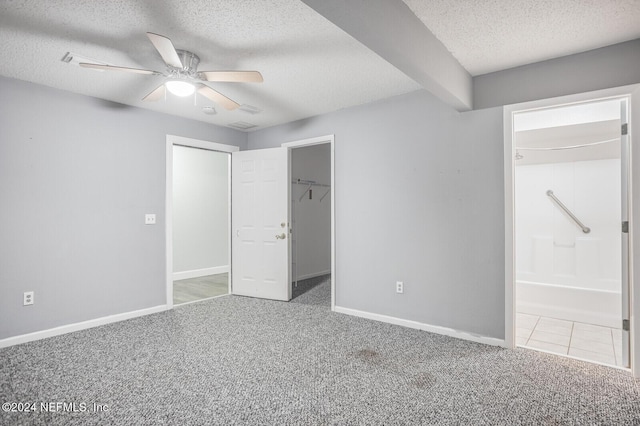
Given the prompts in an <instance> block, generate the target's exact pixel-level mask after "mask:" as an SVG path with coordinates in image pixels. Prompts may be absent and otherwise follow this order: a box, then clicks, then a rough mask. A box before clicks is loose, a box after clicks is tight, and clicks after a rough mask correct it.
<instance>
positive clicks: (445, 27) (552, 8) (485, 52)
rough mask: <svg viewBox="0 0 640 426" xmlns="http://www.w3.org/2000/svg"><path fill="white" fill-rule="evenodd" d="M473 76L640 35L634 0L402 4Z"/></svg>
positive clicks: (639, 5)
mask: <svg viewBox="0 0 640 426" xmlns="http://www.w3.org/2000/svg"><path fill="white" fill-rule="evenodd" d="M404 2H405V3H406V4H407V5H408V6H409V8H411V10H413V12H414V13H415V14H416V16H417V17H418V18H420V20H422V22H423V23H424V24H425V25H426V26H427V27H428V28H429V29H430V30H431V32H432V33H433V34H434V35H435V36H436V37H437V38H438V39H439V40H440V41H441V42H442V43H443V44H444V45H445V46H446V47H447V48H448V49H449V51H450V52H451V54H452V55H453V56H454V57H456V59H458V61H459V62H460V64H461V65H462V66H463V67H465V68H466V69H467V71H469V73H470V74H471V75H473V76H476V75H481V74H486V73H489V72H493V71H498V70H503V69H507V68H512V67H516V66H520V65H525V64H529V63H533V62H539V61H543V60H547V59H552V58H556V57H560V56H565V55H570V54H574V53H579V52H584V51H587V50H591V49H597V48H599V47H604V46H608V45H611V44H616V43H621V42H623V41H628V40H633V39H636V38H639V37H640V1H639V0H474V1H470V0H404Z"/></svg>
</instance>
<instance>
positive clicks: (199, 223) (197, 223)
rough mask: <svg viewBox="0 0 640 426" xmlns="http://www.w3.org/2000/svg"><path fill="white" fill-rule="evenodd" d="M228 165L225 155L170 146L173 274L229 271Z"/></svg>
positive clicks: (228, 157) (227, 155) (204, 273)
mask: <svg viewBox="0 0 640 426" xmlns="http://www.w3.org/2000/svg"><path fill="white" fill-rule="evenodd" d="M229 161H230V154H228V153H225V152H217V151H207V150H205V149H198V148H190V147H186V146H179V145H174V146H173V272H188V271H198V270H202V269H210V268H216V267H227V268H228V267H229ZM210 272H211V271H201V272H200V275H196V276H203V275H209V273H210ZM196 273H197V272H196ZM216 273H220V272H216ZM191 275H192V274H191ZM174 279H183V277H177V278H175V277H174Z"/></svg>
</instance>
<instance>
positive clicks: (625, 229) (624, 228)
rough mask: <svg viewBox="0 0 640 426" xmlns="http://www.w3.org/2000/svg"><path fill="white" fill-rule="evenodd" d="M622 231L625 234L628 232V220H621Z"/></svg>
mask: <svg viewBox="0 0 640 426" xmlns="http://www.w3.org/2000/svg"><path fill="white" fill-rule="evenodd" d="M622 232H624V233H625V234H628V233H629V221H627V220H625V221H624V222H622Z"/></svg>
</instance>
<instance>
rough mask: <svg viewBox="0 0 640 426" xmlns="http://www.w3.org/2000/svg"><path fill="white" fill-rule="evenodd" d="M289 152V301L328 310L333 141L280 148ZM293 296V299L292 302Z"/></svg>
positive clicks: (331, 290) (331, 296) (331, 293)
mask: <svg viewBox="0 0 640 426" xmlns="http://www.w3.org/2000/svg"><path fill="white" fill-rule="evenodd" d="M283 146H285V147H288V148H289V167H290V172H289V176H290V178H291V186H290V190H289V194H290V205H289V208H290V211H289V218H290V236H291V237H290V239H289V244H290V246H289V249H290V251H289V253H290V255H289V259H290V262H289V265H290V277H291V297H292V300H306V299H308V302H309V303H322V304H327V306H329V305H330V306H331V307H333V306H334V302H335V295H334V293H335V290H334V289H335V286H334V282H333V278H334V271H333V265H334V257H333V253H334V239H333V235H334V233H333V230H334V226H333V223H334V215H333V211H334V208H333V203H334V200H335V198H334V193H333V190H334V188H333V187H332V186H333V137H332V136H331V137H321V138H314V139H308V140H304V141H298V142H291V143H287V144H283ZM298 298H299V299H298Z"/></svg>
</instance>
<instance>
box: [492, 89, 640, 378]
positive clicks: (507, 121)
mask: <svg viewBox="0 0 640 426" xmlns="http://www.w3.org/2000/svg"><path fill="white" fill-rule="evenodd" d="M639 87H640V85H638V84H633V85H629V86H622V87H615V88H611V89H604V90H597V91H593V92H587V93H579V94H575V95H568V96H560V97H557V98H550V99H542V100H538V101H531V102H523V103H519V104H513V105H506V106H505V107H504V109H503V113H504V114H503V119H504V211H505V228H504V229H505V346H506V347H508V348H515V346H516V345H515V308H516V306H515V291H514V286H515V251H514V250H515V248H514V226H515V225H514V220H515V217H514V180H513V179H514V176H513V167H514V153H515V150H514V138H513V115H514V113H516V112H524V111H531V110H536V109H545V108H549V107H558V106H566V105H571V104H577V103H584V102H590V101H598V100H605V99H613V98H623V97H626V98H628V99H631V97H632V93H633V91H634V90H637V89H638V88H639ZM630 106H631V102H629V112H628V114H629V123H630V124H629V127H631V128H632V127H633V125H632V124H631V120H632V114H631V107H630ZM632 145H633V140H632V139H630V142H629V146H630V148H629V161H630V164H633V163H632V160H631V155H632V153H631V146H632ZM632 168H633V167H629V171H630V172H631V170H632ZM631 183H632V178H631V176H629V190H628V193H629V222H630V229H629V258H630V259H634V258H633V252H632V251H633V232H632V229H631V226H632V224H633V192H632V191H631ZM633 263H634V262H633V261H632V262H630V266H629V268H630V273H629V293H630V294H629V298H630V303H629V305H630V318H634V312H633V307H634V295H635V294H638V293H640V282H634V281H633V274H632V271H633ZM636 314H637V313H636ZM639 344H640V328H636V329H635V330H634V329H633V328H632V329H631V335H630V345H629V346H630V352H631V353H630V362H631V372H632V375H633V376H634V377H640V365H639V363H640V361H639V360H640V348H638V346H639Z"/></svg>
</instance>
